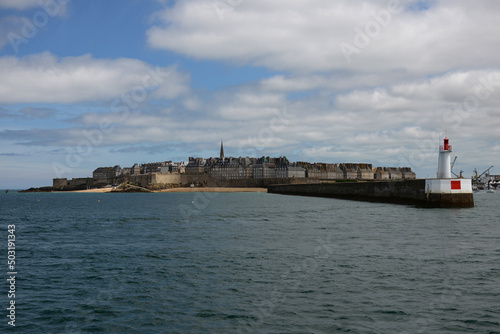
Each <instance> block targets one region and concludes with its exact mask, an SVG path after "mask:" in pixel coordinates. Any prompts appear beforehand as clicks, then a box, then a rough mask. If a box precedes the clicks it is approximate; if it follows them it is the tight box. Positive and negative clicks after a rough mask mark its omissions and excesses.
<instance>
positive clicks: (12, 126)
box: [0, 0, 500, 188]
mask: <svg viewBox="0 0 500 334" xmlns="http://www.w3.org/2000/svg"><path fill="white" fill-rule="evenodd" d="M499 12H500V1H496V0H478V1H468V0H434V1H433V0H429V1H411V0H400V1H397V0H391V1H389V0H383V1H382V0H372V1H355V0H335V1H332V0H273V1H269V0H186V1H174V0H172V1H168V0H106V1H102V0H85V1H83V0H41V1H39V0H0V188H16V187H17V188H25V187H29V186H43V185H51V183H52V178H54V177H68V178H72V177H85V176H90V175H91V174H92V171H93V169H94V168H96V167H98V166H111V165H116V164H119V165H121V166H122V167H125V166H131V165H132V164H134V163H136V162H137V163H144V162H156V161H165V160H174V161H185V160H187V159H188V157H189V156H197V157H210V156H217V155H218V150H219V145H220V141H221V140H223V141H224V147H225V152H226V155H232V156H263V155H266V156H281V155H286V156H287V157H288V158H289V159H290V160H291V161H310V162H368V163H372V164H374V166H410V167H412V168H413V170H414V171H415V172H416V173H417V176H418V177H433V176H435V173H436V169H437V147H438V145H439V143H440V141H441V140H442V138H444V136H445V135H447V136H448V137H449V138H450V141H451V144H452V145H453V147H454V153H453V156H455V155H456V156H458V159H457V162H456V165H455V168H454V171H457V172H458V171H460V170H464V174H465V176H471V175H472V171H473V170H474V168H477V169H478V170H479V171H480V172H481V171H483V170H485V169H486V168H488V167H489V166H491V165H495V166H496V167H495V168H494V169H493V170H492V172H493V173H496V174H500V158H499V153H500V117H498V116H499V106H500V57H499V54H500V53H499V51H500V21H499V20H498V13H499Z"/></svg>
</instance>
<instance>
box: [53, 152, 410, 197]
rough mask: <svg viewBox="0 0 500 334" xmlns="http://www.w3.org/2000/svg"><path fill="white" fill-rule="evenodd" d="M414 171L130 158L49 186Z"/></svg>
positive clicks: (335, 177)
mask: <svg viewBox="0 0 500 334" xmlns="http://www.w3.org/2000/svg"><path fill="white" fill-rule="evenodd" d="M415 178H416V175H415V173H414V172H413V171H412V170H411V168H410V167H376V168H373V165H372V164H369V163H309V162H294V163H292V162H290V161H288V159H287V158H286V157H278V158H271V157H260V158H250V157H238V158H235V157H225V156H224V149H223V145H222V143H221V150H220V156H219V157H216V158H213V157H211V158H208V159H204V158H193V157H190V158H189V160H188V161H187V162H172V161H164V162H156V163H146V164H141V165H139V164H137V163H136V164H134V165H133V166H132V167H124V168H122V167H120V166H114V167H99V168H97V169H95V170H94V172H93V174H92V177H87V178H75V179H71V180H68V179H66V178H56V179H54V180H53V188H57V189H61V188H67V189H72V188H79V189H82V188H95V187H105V186H117V185H119V184H122V183H131V184H135V185H137V186H140V187H148V188H149V189H162V188H173V187H267V186H268V185H270V184H300V183H317V182H320V181H338V182H341V181H344V182H346V181H356V180H357V181H369V180H407V179H415Z"/></svg>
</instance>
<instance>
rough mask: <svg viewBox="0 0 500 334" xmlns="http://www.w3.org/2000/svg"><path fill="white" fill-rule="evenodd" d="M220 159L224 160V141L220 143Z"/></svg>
mask: <svg viewBox="0 0 500 334" xmlns="http://www.w3.org/2000/svg"><path fill="white" fill-rule="evenodd" d="M220 158H221V159H224V145H223V144H222V140H221V141H220Z"/></svg>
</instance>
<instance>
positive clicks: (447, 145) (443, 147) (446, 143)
mask: <svg viewBox="0 0 500 334" xmlns="http://www.w3.org/2000/svg"><path fill="white" fill-rule="evenodd" d="M439 150H440V151H442V152H444V151H450V152H451V150H452V148H451V145H450V141H449V139H448V137H446V138H445V139H444V145H439Z"/></svg>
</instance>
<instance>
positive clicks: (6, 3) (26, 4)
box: [0, 0, 40, 10]
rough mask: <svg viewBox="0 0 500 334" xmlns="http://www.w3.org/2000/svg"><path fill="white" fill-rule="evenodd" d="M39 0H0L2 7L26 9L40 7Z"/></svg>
mask: <svg viewBox="0 0 500 334" xmlns="http://www.w3.org/2000/svg"><path fill="white" fill-rule="evenodd" d="M39 3H40V1H39V0H0V7H3V8H12V9H18V10H24V9H28V8H33V7H39V6H40V5H39Z"/></svg>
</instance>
